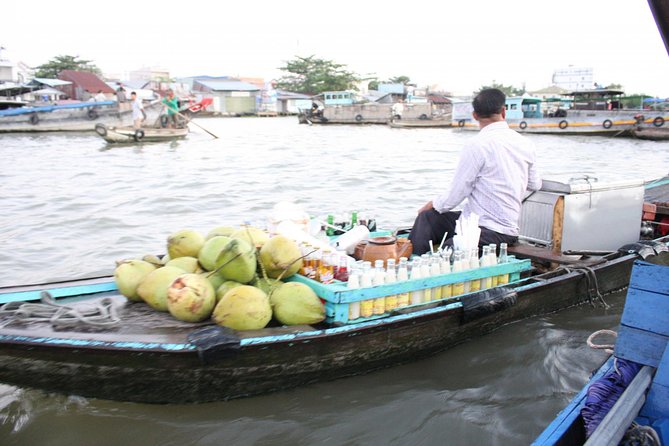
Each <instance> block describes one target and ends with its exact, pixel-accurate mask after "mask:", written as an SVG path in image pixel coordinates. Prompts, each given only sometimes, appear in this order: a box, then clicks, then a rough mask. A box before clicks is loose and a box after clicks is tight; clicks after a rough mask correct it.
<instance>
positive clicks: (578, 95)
mask: <svg viewBox="0 0 669 446" xmlns="http://www.w3.org/2000/svg"><path fill="white" fill-rule="evenodd" d="M622 94H623V92H622V91H619V90H607V89H595V90H583V91H574V92H571V93H569V94H568V95H565V96H569V97H570V98H573V99H568V98H564V99H562V100H561V101H555V100H553V101H551V102H548V101H544V100H543V99H541V98H536V97H531V96H513V97H507V98H506V121H507V123H508V124H509V127H510V128H512V129H514V130H516V131H518V132H520V133H543V134H555V135H609V136H621V135H625V136H628V135H631V134H632V131H633V130H635V129H638V128H641V129H659V128H661V127H663V126H665V122H666V121H669V110H635V109H623V106H622V103H621V96H622ZM567 107H568V108H567ZM472 111H473V109H472V105H471V103H469V102H460V103H455V104H453V127H457V128H459V129H462V130H478V128H479V126H478V123H477V122H476V121H475V120H474V118H473V117H472ZM667 126H669V123H667Z"/></svg>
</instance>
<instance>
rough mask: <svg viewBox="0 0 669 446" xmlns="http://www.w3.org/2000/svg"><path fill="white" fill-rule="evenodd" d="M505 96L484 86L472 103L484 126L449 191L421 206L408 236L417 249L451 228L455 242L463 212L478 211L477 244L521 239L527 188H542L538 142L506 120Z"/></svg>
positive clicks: (467, 147)
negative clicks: (537, 165)
mask: <svg viewBox="0 0 669 446" xmlns="http://www.w3.org/2000/svg"><path fill="white" fill-rule="evenodd" d="M505 101H506V96H505V95H504V93H503V92H501V91H500V90H498V89H495V88H491V89H486V90H481V91H480V92H479V93H478V94H477V95H476V97H475V98H474V100H473V101H472V105H473V107H474V112H473V113H472V115H473V117H474V119H476V120H477V121H478V123H479V128H480V129H481V131H480V132H479V134H478V135H476V136H475V137H474V138H472V140H471V141H470V142H468V143H467V144H465V146H464V147H463V149H462V153H461V155H460V161H459V163H458V166H457V169H456V171H455V176H454V178H453V181H452V182H451V188H450V191H449V192H448V193H444V194H441V195H438V196H437V197H436V198H434V199H433V200H432V201H429V202H427V203H426V204H425V205H424V206H423V207H422V208H420V209H419V210H418V216H417V217H416V221H415V222H414V225H413V228H412V230H411V234H410V235H409V240H411V242H412V244H413V253H414V254H423V253H425V252H428V251H429V250H430V245H429V243H430V240H431V241H432V242H433V244H434V246H437V245H438V244H439V243H440V242H441V240H442V238H443V236H444V234H445V233H446V232H448V236H447V237H448V238H447V240H450V243H449V242H448V241H447V244H449V245H450V244H452V237H453V236H454V235H455V222H456V221H457V219H458V218H459V217H460V214H461V211H454V210H453V209H454V208H455V207H456V206H458V205H460V203H462V202H463V201H464V200H465V199H466V200H467V201H466V203H465V204H464V206H463V208H462V212H463V213H464V214H465V215H469V214H470V213H475V214H477V215H478V216H479V226H480V227H481V237H480V239H479V246H483V245H487V244H490V243H495V244H497V246H499V244H500V243H507V244H509V245H511V244H513V243H515V242H517V241H518V234H519V227H518V226H519V220H520V209H521V205H522V201H523V197H524V196H525V194H526V191H528V190H530V191H535V190H539V189H540V188H541V178H540V177H539V173H538V171H537V167H536V151H535V148H534V144H533V143H532V142H531V141H530V140H529V139H527V138H525V137H524V136H522V135H521V134H519V133H518V132H516V131H514V130H511V129H509V125H508V124H507V123H506V120H505V118H506V108H505V106H504V104H505Z"/></svg>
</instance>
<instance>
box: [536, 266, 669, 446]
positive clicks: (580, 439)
mask: <svg viewBox="0 0 669 446" xmlns="http://www.w3.org/2000/svg"><path fill="white" fill-rule="evenodd" d="M668 284H669V267H667V266H658V265H652V264H649V263H644V262H635V264H634V269H633V271H632V278H631V282H630V287H629V290H628V293H627V299H626V302H625V308H624V310H623V315H622V318H621V321H620V327H619V331H618V337H617V340H616V344H615V349H614V353H613V356H612V357H611V358H610V359H609V360H608V361H606V362H605V363H604V365H602V367H601V368H599V370H598V371H597V372H596V373H595V374H594V376H593V378H592V379H591V380H590V382H589V383H588V384H587V385H586V386H585V387H584V388H583V390H581V392H580V393H579V394H578V395H577V396H576V397H575V398H574V399H573V400H572V401H571V403H570V404H569V405H568V406H567V407H566V408H565V409H564V410H563V411H562V412H560V413H559V414H558V416H557V417H556V418H555V420H554V421H553V422H552V423H551V424H550V425H549V426H548V427H547V428H546V429H545V430H544V432H543V433H542V434H541V435H540V436H539V437H538V438H537V439H536V440H535V442H534V443H533V444H535V445H537V446H547V445H581V444H586V440H587V444H591V445H611V444H619V443H620V441H621V440H622V439H623V437H624V436H625V435H630V436H633V435H638V434H640V433H643V434H644V435H645V434H646V433H647V434H649V435H654V436H656V437H657V439H658V440H660V442H640V439H641V438H642V437H639V436H637V437H629V438H628V441H627V442H626V443H625V444H667V442H669V348H667V345H668V341H669V330H668V329H667V328H668V327H669V287H668ZM621 360H622V361H621ZM612 383H615V386H614V385H613V384H612ZM614 387H618V388H619V389H620V390H618V391H617V392H612V390H614ZM589 390H590V392H591V393H589ZM623 390H624V392H623ZM613 393H616V396H611V395H612V394H613ZM632 422H634V423H635V424H636V425H635V426H634V427H631V425H632ZM630 428H631V430H630ZM649 428H651V429H653V431H650V430H649ZM586 437H587V438H586ZM634 438H635V439H636V440H637V442H633V441H630V440H631V439H634ZM651 438H652V437H651ZM649 439H650V438H649Z"/></svg>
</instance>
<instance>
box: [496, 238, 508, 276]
mask: <svg viewBox="0 0 669 446" xmlns="http://www.w3.org/2000/svg"><path fill="white" fill-rule="evenodd" d="M508 262H509V255H508V253H507V245H506V243H500V244H499V259H498V260H497V263H508ZM497 283H499V284H500V285H505V284H507V283H509V275H508V274H500V275H499V276H497Z"/></svg>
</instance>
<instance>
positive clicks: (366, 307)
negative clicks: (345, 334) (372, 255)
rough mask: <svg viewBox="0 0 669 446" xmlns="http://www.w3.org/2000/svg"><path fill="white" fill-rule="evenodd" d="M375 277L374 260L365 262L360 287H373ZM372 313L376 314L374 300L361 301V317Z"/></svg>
mask: <svg viewBox="0 0 669 446" xmlns="http://www.w3.org/2000/svg"><path fill="white" fill-rule="evenodd" d="M373 278H374V270H372V262H367V261H365V262H363V263H362V276H361V277H360V288H371V287H372V286H373ZM372 314H374V301H373V300H372V299H367V300H363V301H362V302H360V317H370V316H371V315H372Z"/></svg>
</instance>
